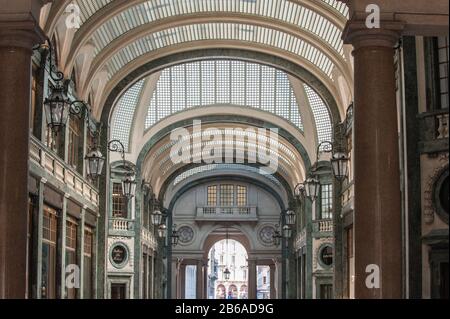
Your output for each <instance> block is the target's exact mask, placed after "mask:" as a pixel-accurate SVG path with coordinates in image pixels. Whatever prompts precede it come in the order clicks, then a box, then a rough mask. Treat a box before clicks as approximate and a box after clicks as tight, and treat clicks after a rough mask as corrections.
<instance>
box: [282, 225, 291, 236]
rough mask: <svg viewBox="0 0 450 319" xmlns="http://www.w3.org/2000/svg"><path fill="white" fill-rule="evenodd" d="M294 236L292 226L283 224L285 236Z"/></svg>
mask: <svg viewBox="0 0 450 319" xmlns="http://www.w3.org/2000/svg"><path fill="white" fill-rule="evenodd" d="M291 236H292V228H291V227H290V226H288V225H284V226H283V237H284V238H286V239H289V238H291Z"/></svg>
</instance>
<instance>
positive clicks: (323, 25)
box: [93, 0, 343, 54]
mask: <svg viewBox="0 0 450 319" xmlns="http://www.w3.org/2000/svg"><path fill="white" fill-rule="evenodd" d="M207 12H214V13H219V14H222V13H243V14H249V15H255V16H261V17H267V18H271V19H276V20H279V21H283V22H286V23H289V24H291V25H292V26H294V27H295V28H300V29H302V30H305V31H307V32H310V33H312V34H314V35H315V36H318V37H320V38H321V39H322V40H323V41H325V42H327V43H328V44H329V45H330V47H331V48H333V49H334V50H336V51H337V52H338V53H340V54H342V45H343V43H342V40H341V37H340V35H341V32H340V29H339V28H338V27H337V26H336V25H334V24H333V23H331V22H330V21H329V20H327V19H326V18H324V17H323V16H321V15H320V14H318V13H316V12H314V11H312V10H310V9H308V8H306V7H304V6H301V5H299V4H297V3H294V2H292V1H287V0H278V1H273V0H227V1H223V0H208V1H195V0H194V1H192V0H191V1H176V0H172V1H169V0H163V1H155V0H153V1H146V2H143V3H140V4H138V5H136V6H133V7H131V8H129V9H127V10H125V11H123V12H121V13H120V14H118V15H116V16H114V17H113V18H112V19H110V20H108V21H107V22H106V23H104V24H103V25H102V26H101V27H100V28H98V29H97V30H96V31H95V33H94V35H93V39H94V43H95V45H96V50H95V54H98V52H99V51H100V50H102V49H103V48H104V47H106V46H107V45H108V44H109V43H111V42H112V41H113V40H114V39H116V38H118V37H119V36H121V35H123V34H125V33H127V32H130V30H132V29H135V28H137V27H139V26H141V25H144V24H147V23H152V22H155V21H158V20H161V19H165V18H168V17H171V16H181V15H188V14H195V13H207Z"/></svg>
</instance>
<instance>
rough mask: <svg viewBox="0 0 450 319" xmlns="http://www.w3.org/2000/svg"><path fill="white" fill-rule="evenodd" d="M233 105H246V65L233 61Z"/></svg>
mask: <svg viewBox="0 0 450 319" xmlns="http://www.w3.org/2000/svg"><path fill="white" fill-rule="evenodd" d="M230 87H231V103H232V104H235V105H246V104H245V63H242V62H240V61H231V85H230Z"/></svg>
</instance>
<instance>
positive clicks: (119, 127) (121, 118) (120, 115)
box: [111, 80, 144, 151]
mask: <svg viewBox="0 0 450 319" xmlns="http://www.w3.org/2000/svg"><path fill="white" fill-rule="evenodd" d="M143 85H144V80H141V81H139V82H137V83H136V84H135V85H133V86H132V87H131V88H130V89H128V91H126V92H125V94H124V95H123V96H122V97H121V98H120V100H119V102H118V104H117V106H116V109H115V112H114V117H113V120H112V132H111V136H112V139H118V140H120V141H121V142H122V144H123V146H124V148H125V150H126V151H128V144H129V138H130V130H131V126H132V122H133V117H134V111H135V109H136V106H137V103H138V102H139V97H140V95H141V91H142V87H143Z"/></svg>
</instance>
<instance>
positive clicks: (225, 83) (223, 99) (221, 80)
mask: <svg viewBox="0 0 450 319" xmlns="http://www.w3.org/2000/svg"><path fill="white" fill-rule="evenodd" d="M216 68H217V69H216V80H217V103H224V104H230V62H229V61H217V62H216Z"/></svg>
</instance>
